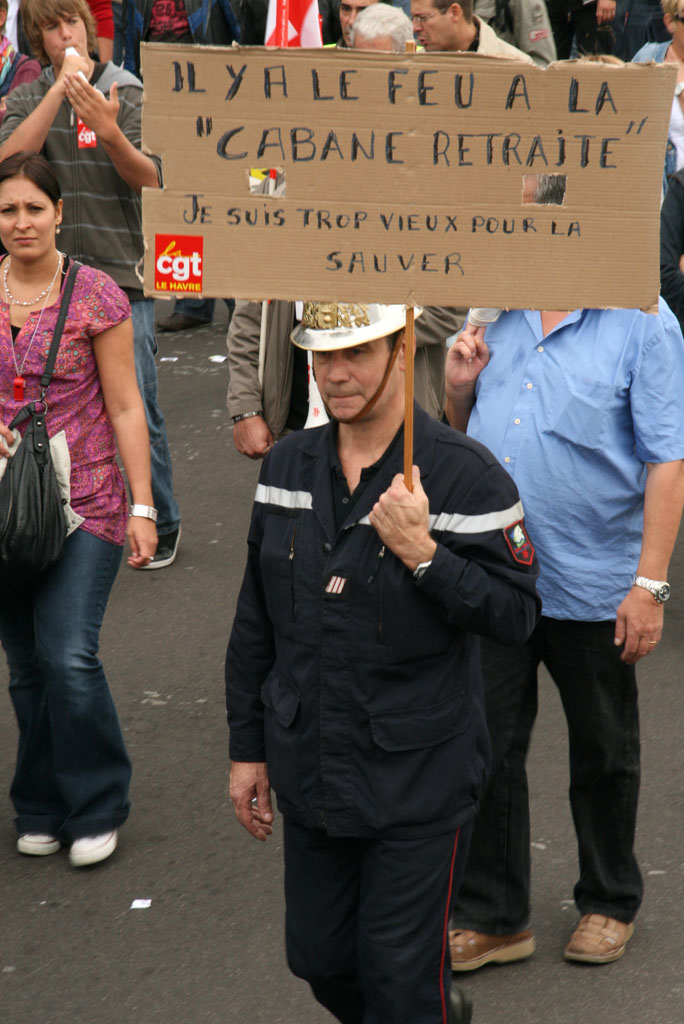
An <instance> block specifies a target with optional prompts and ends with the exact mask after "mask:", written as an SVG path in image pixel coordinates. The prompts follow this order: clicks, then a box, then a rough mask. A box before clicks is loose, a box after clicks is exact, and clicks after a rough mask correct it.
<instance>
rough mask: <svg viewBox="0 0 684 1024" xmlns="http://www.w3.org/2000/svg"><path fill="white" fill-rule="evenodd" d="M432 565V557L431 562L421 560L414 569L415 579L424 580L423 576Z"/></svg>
mask: <svg viewBox="0 0 684 1024" xmlns="http://www.w3.org/2000/svg"><path fill="white" fill-rule="evenodd" d="M431 565H432V559H430V561H429V562H419V563H418V565H417V566H416V567H415V569H414V570H413V578H414V580H422V578H423V576H424V575H425V573H426V572H427V571H428V569H429V568H430V566H431Z"/></svg>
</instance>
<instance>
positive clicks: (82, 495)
mask: <svg viewBox="0 0 684 1024" xmlns="http://www.w3.org/2000/svg"><path fill="white" fill-rule="evenodd" d="M61 219H62V201H61V198H60V190H59V184H58V182H57V179H56V177H55V175H54V173H53V171H52V169H51V167H50V165H49V164H48V163H47V161H46V160H44V159H43V157H40V156H37V155H35V154H26V153H18V154H15V155H14V156H12V157H9V159H7V160H5V161H3V162H2V163H0V238H2V242H3V244H4V245H5V248H6V249H7V251H8V253H9V255H8V256H7V257H6V258H5V259H4V260H3V261H2V262H1V263H0V459H1V458H9V457H10V451H9V446H10V444H11V443H12V441H13V435H12V433H11V431H10V430H9V429H8V426H7V424H9V423H10V422H11V421H12V419H13V418H14V416H15V414H16V413H17V412H18V411H19V409H21V408H22V407H23V406H24V405H27V404H28V403H29V402H31V401H33V400H35V399H37V398H38V397H39V395H40V388H39V380H40V377H41V375H42V373H43V369H44V367H45V362H46V359H47V354H48V351H49V348H50V343H51V341H52V334H53V330H54V327H55V323H56V320H57V316H58V312H59V304H60V292H61V288H62V285H63V283H64V279H65V276H66V272H67V270H68V267H69V260H68V257H66V256H65V255H64V254H63V253H60V252H58V250H57V248H56V244H55V241H56V239H55V235H56V232H57V230H58V226H59V223H60V221H61ZM47 405H48V412H47V426H48V433H49V436H50V437H51V438H54V437H55V435H57V434H58V433H59V432H60V431H62V430H63V431H64V432H65V435H66V441H67V444H68V447H69V454H70V458H71V478H70V483H71V495H70V506H71V509H72V510H73V512H74V513H75V514H76V517H78V518H75V517H71V519H72V520H73V521H72V532H70V533H69V534H68V536H67V540H66V543H65V546H64V553H63V555H62V558H61V560H60V561H59V562H58V563H57V565H56V566H54V567H53V568H52V569H50V570H49V571H48V572H47V573H46V574H45V575H44V576H42V577H41V578H40V579H39V580H38V582H37V583H34V584H24V585H22V581H21V580H17V581H16V586H15V587H9V588H7V587H5V588H4V591H3V592H2V593H0V640H1V641H2V646H3V648H4V650H5V654H6V655H7V660H8V663H9V668H10V694H11V696H12V700H13V703H14V708H15V712H16V715H17V721H18V725H19V752H18V756H17V766H16V771H15V775H14V780H13V783H12V789H11V796H12V800H13V802H14V806H15V809H16V812H17V818H16V824H17V829H18V831H19V839H18V842H17V848H18V850H19V852H20V853H26V854H35V855H43V854H48V853H55V852H57V850H59V849H60V847H61V845H62V844H63V843H65V844H68V845H69V846H70V853H69V858H70V862H71V864H72V865H73V866H75V867H80V866H82V865H84V864H92V863H95V862H97V861H100V860H103V859H104V858H105V857H108V856H109V855H110V854H111V853H113V851H114V849H115V847H116V844H117V828H118V826H119V825H121V824H122V823H123V822H124V821H125V820H126V817H127V816H128V809H129V805H128V786H129V782H130V772H131V768H130V761H129V759H128V755H127V753H126V748H125V745H124V741H123V736H122V734H121V728H120V725H119V721H118V717H117V714H116V708H115V707H114V702H113V700H112V697H111V694H110V692H109V688H108V686H107V681H106V678H105V675H104V671H103V668H102V664H101V662H100V660H99V658H98V654H97V652H98V642H99V632H100V626H101V624H102V617H103V615H104V610H105V607H106V604H107V599H108V597H109V593H110V591H111V587H112V584H113V582H114V578H115V576H116V573H117V570H118V567H119V564H120V562H121V556H122V550H123V543H124V539H125V537H126V534H128V539H129V545H130V555H129V558H128V561H129V564H131V565H133V566H135V567H140V566H142V565H146V564H148V563H149V561H150V559H151V557H152V555H153V554H154V551H155V547H156V530H155V526H154V519H155V517H156V512H155V510H154V509H153V508H152V488H151V482H150V454H149V438H148V434H147V427H146V423H145V414H144V411H143V405H142V400H141V398H140V393H139V391H138V387H137V383H136V378H135V367H134V359H133V331H132V327H131V320H130V307H129V304H128V299H127V298H126V296H125V295H124V293H123V292H122V291H121V290H120V289H119V288H118V287H117V285H115V284H114V282H113V281H112V280H111V278H109V277H108V276H107V275H106V274H104V273H102V272H101V271H99V270H94V269H92V268H90V267H85V266H80V267H78V270H77V276H76V281H75V284H74V290H73V294H72V296H71V300H70V303H69V313H68V316H67V319H66V322H65V325H64V330H63V333H62V338H61V342H60V346H59V352H58V355H57V360H56V363H55V369H54V374H53V377H52V381H51V383H50V387H49V391H48V395H47ZM19 429H20V431H21V430H22V429H24V428H23V426H22V427H20V428H19ZM117 445H118V449H119V452H120V454H121V459H122V461H123V464H124V468H125V470H126V475H127V478H128V484H129V487H130V490H131V496H132V500H133V504H132V507H131V514H130V515H129V514H128V509H127V496H126V488H125V485H124V482H123V479H122V477H121V473H120V471H119V468H118V466H117V463H116V452H117ZM76 523H80V525H79V526H78V527H77V528H75V529H73V526H75V525H76ZM65 531H66V522H65Z"/></svg>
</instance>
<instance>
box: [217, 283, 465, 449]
mask: <svg viewBox="0 0 684 1024" xmlns="http://www.w3.org/2000/svg"><path fill="white" fill-rule="evenodd" d="M465 312H466V311H465V310H461V309H456V308H455V307H451V306H444V307H442V306H426V307H425V309H424V310H423V313H422V315H421V316H420V317H418V319H417V320H416V362H415V395H416V400H417V401H418V402H419V403H420V404H421V405H422V407H423V408H424V409H425V411H426V412H428V413H430V415H431V416H435V417H440V416H441V415H442V412H443V410H444V355H445V341H446V339H447V338H448V337H449V335H450V334H454V333H455V332H456V331H459V330H460V329H461V327H462V325H463V319H464V314H465ZM294 315H295V304H294V302H282V301H274V302H270V303H269V305H268V312H267V321H266V323H267V328H266V330H267V334H266V358H265V362H264V382H263V394H262V388H260V387H259V379H258V367H259V335H260V329H261V303H260V302H240V301H238V302H236V303H235V312H234V313H233V318H232V320H231V322H230V327H229V329H228V339H227V344H228V366H229V370H230V383H229V385H228V413H229V415H230V416H239V415H240V414H241V413H244V412H262V413H263V416H264V419H265V420H266V423H267V424H268V426H269V428H270V430H271V433H272V434H273V436H274V438H275V439H276V440H277V439H278V438H280V437H282V435H283V433H284V431H285V424H286V422H287V414H288V410H289V407H290V396H291V393H292V367H293V362H294V353H293V348H292V342H291V341H290V332H291V331H292V327H293V324H294Z"/></svg>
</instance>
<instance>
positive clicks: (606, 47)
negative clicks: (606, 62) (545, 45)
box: [546, 0, 615, 60]
mask: <svg viewBox="0 0 684 1024" xmlns="http://www.w3.org/2000/svg"><path fill="white" fill-rule="evenodd" d="M546 6H547V9H548V12H549V21H550V22H551V29H552V31H553V38H554V40H555V42H556V50H557V52H558V59H559V60H569V59H570V55H571V51H572V40H573V37H576V39H577V51H578V53H579V54H580V56H587V55H590V54H596V53H612V52H613V48H614V46H615V31H614V29H613V24H612V22H610V21H609V22H606V23H605V24H603V25H599V24H597V21H596V6H597V5H596V3H589V4H583V3H582V0H548V2H547V4H546Z"/></svg>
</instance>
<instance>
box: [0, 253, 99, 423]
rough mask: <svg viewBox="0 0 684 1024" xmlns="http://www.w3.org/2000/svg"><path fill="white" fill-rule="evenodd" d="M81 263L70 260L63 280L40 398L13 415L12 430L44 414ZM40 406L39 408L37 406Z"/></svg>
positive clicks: (41, 380)
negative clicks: (48, 390) (34, 416)
mask: <svg viewBox="0 0 684 1024" xmlns="http://www.w3.org/2000/svg"><path fill="white" fill-rule="evenodd" d="M82 266H83V264H82V263H79V262H78V261H77V260H72V261H71V266H70V267H69V270H68V271H67V277H66V281H65V282H64V288H63V290H62V298H61V300H60V303H59V313H58V314H57V323H56V324H55V329H54V331H53V334H52V342H51V344H50V351H49V352H48V357H47V360H46V361H45V369H44V370H43V376H42V377H41V378H40V398H39V399H37V400H36V401H35V402H29V404H28V405H25V406H23V408H21V409H20V410H19V412H18V413H17V415H16V416H15V417H14V419H13V420H12V422H11V423H10V424H9V429H10V430H14V428H15V427H17V426H18V425H19V424H20V423H23V422H24V420H27V419H28V418H29V417H30V416H33V415H35V414H36V413H40V414H44V413H45V410H46V408H47V406H46V403H45V393H46V391H47V389H48V387H49V386H50V381H51V380H52V374H53V372H54V369H55V360H56V359H57V351H58V349H59V343H60V341H61V340H62V331H63V330H64V323H65V321H66V318H67V313H68V312H69V302H70V301H71V293H72V292H73V290H74V284H75V282H76V274H77V273H78V269H79V267H82ZM38 406H41V408H38Z"/></svg>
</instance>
